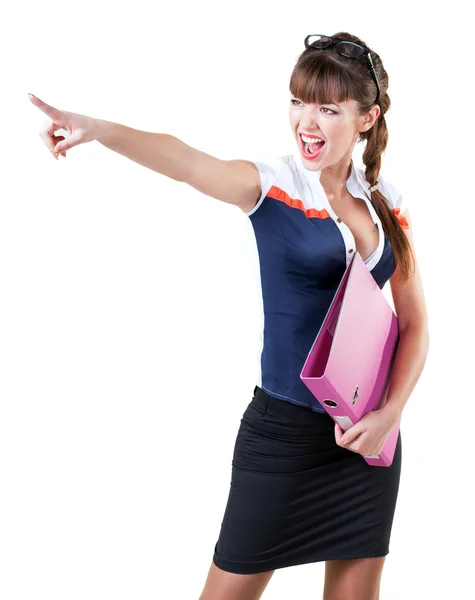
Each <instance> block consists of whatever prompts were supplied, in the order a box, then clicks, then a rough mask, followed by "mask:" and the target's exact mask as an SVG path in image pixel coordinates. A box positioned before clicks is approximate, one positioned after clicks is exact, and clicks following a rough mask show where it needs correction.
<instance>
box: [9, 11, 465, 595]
mask: <svg viewBox="0 0 475 600" xmlns="http://www.w3.org/2000/svg"><path fill="white" fill-rule="evenodd" d="M436 6H437V5H436V4H434V3H429V2H427V3H421V2H419V3H414V2H410V3H409V2H407V3H403V2H398V3H393V4H392V5H390V4H386V3H384V4H383V3H376V4H372V3H368V4H366V5H362V4H361V3H338V5H333V4H332V3H320V2H319V3H317V2H308V1H300V2H299V3H298V4H296V5H291V4H289V3H282V4H279V3H275V2H239V3H235V4H229V3H222V2H199V3H196V2H190V1H186V2H176V3H170V2H166V3H161V2H158V3H157V2H154V3H151V2H150V3H146V2H137V1H136V2H133V3H132V4H126V5H124V6H123V7H122V6H120V5H118V4H117V3H112V2H111V3H104V2H97V1H96V2H83V3H82V4H79V5H78V4H73V3H66V2H50V1H46V2H43V3H33V2H31V3H19V4H17V5H16V6H15V8H9V9H8V11H10V12H7V11H6V9H4V14H3V17H5V18H2V25H1V36H0V40H1V41H0V47H1V48H0V49H1V51H2V80H3V84H4V85H2V89H3V92H2V95H1V115H2V140H1V141H2V144H1V152H2V157H1V163H0V164H1V171H2V176H1V179H0V185H1V189H0V200H1V214H0V269H1V272H0V327H1V330H0V352H1V356H0V401H1V405H0V409H1V410H0V486H1V488H0V597H1V598H2V600H27V599H28V600H31V599H33V598H35V599H40V598H41V599H42V598H47V599H48V600H56V599H61V600H63V599H67V600H76V599H81V600H84V599H86V598H87V599H88V600H95V599H98V600H99V599H100V600H105V599H106V598H111V599H112V598H113V599H114V600H119V599H127V600H129V599H130V600H132V599H134V600H135V599H138V598H140V600H148V599H152V598H153V599H157V598H177V599H190V600H191V599H196V600H197V599H198V598H199V595H200V593H201V591H202V588H203V585H204V582H205V579H206V576H207V572H208V569H209V566H210V564H211V560H212V555H213V549H214V545H215V543H216V540H217V537H218V534H219V529H220V525H221V520H222V516H223V513H224V509H225V505H226V501H227V496H228V491H229V484H230V477H231V458H232V451H233V446H234V441H235V436H236V433H237V429H238V427H239V421H240V418H241V416H242V413H243V412H244V410H245V408H246V406H247V405H248V403H249V402H250V400H251V397H252V391H253V388H254V385H255V382H256V376H257V372H258V363H259V356H260V354H259V353H260V328H261V326H262V314H261V310H262V305H261V296H260V288H259V269H258V255H257V248H256V244H255V239H254V235H253V231H252V227H251V224H250V221H249V219H248V218H247V217H246V216H245V215H244V214H243V213H242V212H241V211H240V209H239V208H237V207H235V206H231V205H227V204H224V203H222V202H219V201H217V200H215V199H213V198H210V197H208V196H205V195H203V194H201V193H199V192H197V191H196V190H194V189H193V188H191V187H190V186H187V185H186V184H183V183H177V182H175V181H174V180H172V179H169V178H167V177H165V176H163V175H160V174H158V173H155V172H153V171H151V170H148V169H146V168H144V167H141V166H140V165H138V164H136V163H134V162H132V161H130V160H127V159H126V158H124V157H123V156H121V155H119V154H117V153H115V152H112V151H110V150H108V149H106V148H105V147H104V146H102V145H101V144H99V143H98V142H92V143H89V144H85V145H81V146H79V147H77V148H74V149H72V150H70V151H68V157H67V158H66V159H64V158H60V159H59V161H56V160H54V158H53V157H52V155H51V154H50V153H49V152H48V150H47V149H46V147H45V146H44V145H43V142H42V141H41V139H40V137H39V135H38V132H39V129H40V127H41V125H42V124H43V122H44V121H45V120H46V116H45V115H44V114H43V113H41V111H39V110H38V109H37V108H36V107H35V106H33V104H31V103H30V101H29V100H28V97H27V93H28V92H32V93H34V94H35V95H37V96H38V97H40V98H41V99H42V100H44V101H45V102H48V103H49V104H52V105H53V106H56V107H58V108H62V109H65V110H70V111H73V112H78V113H82V114H87V115H90V116H93V117H97V118H102V119H107V120H110V121H116V122H119V123H122V124H126V125H129V126H131V127H134V128H137V129H142V130H146V131H154V132H161V133H170V134H172V135H175V136H177V137H179V138H180V139H182V140H183V141H185V142H186V143H188V144H190V145H192V146H193V147H195V148H198V149H200V150H203V151H205V152H208V153H210V154H213V155H215V156H217V157H220V158H222V159H233V158H242V159H248V160H253V159H256V158H259V157H261V156H268V155H269V154H275V155H276V156H281V155H285V154H288V153H291V152H294V151H295V149H296V145H295V142H294V138H293V136H292V132H291V130H290V126H289V122H288V103H289V97H290V95H289V90H288V83H289V77H290V73H291V71H292V68H293V66H294V64H295V62H296V60H297V57H298V55H299V54H300V52H301V51H302V50H303V49H304V46H303V40H304V38H305V36H306V35H308V34H309V33H324V34H325V33H326V34H330V35H331V34H332V33H335V32H337V31H349V32H352V33H354V34H355V35H357V36H359V37H361V38H362V39H363V40H365V41H366V42H367V43H368V44H369V45H370V47H372V48H374V50H375V51H376V52H378V53H379V54H380V56H381V58H382V60H383V63H384V65H385V67H386V69H387V71H388V73H389V77H390V85H389V94H390V97H391V100H392V107H391V109H390V111H389V112H388V113H387V121H388V127H389V135H390V141H389V146H388V148H387V151H386V153H385V154H384V155H383V167H382V172H384V173H385V174H386V178H387V179H388V180H389V181H392V182H393V183H394V184H396V185H397V186H398V187H399V188H400V189H401V190H402V191H403V193H404V195H405V199H406V203H407V205H408V207H409V208H410V211H411V217H412V221H413V231H414V237H415V243H416V254H417V257H418V262H419V268H420V270H421V274H422V278H423V283H424V291H425V295H426V301H427V308H428V312H429V324H430V335H431V346H430V352H429V356H428V359H427V363H426V367H425V369H424V371H423V374H422V376H421V378H420V380H419V383H418V385H417V387H416V389H415V390H414V392H413V394H412V395H411V397H410V399H409V401H408V403H407V405H406V408H405V409H404V412H403V420H402V427H401V432H402V441H403V466H402V473H401V483H400V489H399V498H398V505H397V508H396V514H395V519H394V524H393V533H392V539H391V546H390V554H389V555H388V557H387V558H386V563H385V567H384V571H383V578H382V584H381V600H396V599H397V600H400V599H404V600H412V599H421V598H424V599H426V598H427V599H428V598H431V599H439V598H440V599H444V600H446V599H447V598H470V597H473V596H472V595H471V594H473V588H472V581H473V572H472V559H473V543H472V540H473V535H474V533H475V532H474V523H473V515H472V512H471V511H472V507H473V505H474V495H473V487H471V486H472V483H473V454H474V436H473V422H474V419H475V413H474V407H473V403H474V402H473V401H474V399H475V394H474V386H473V372H474V364H473V362H474V352H473V338H474V333H475V331H474V319H473V310H472V309H473V296H472V295H471V287H472V282H473V280H472V276H473V264H472V256H473V252H474V244H475V240H474V228H473V223H474V217H475V213H474V209H473V202H474V194H473V184H472V180H473V157H474V153H473V143H474V133H475V131H474V126H473V90H472V91H471V90H470V89H469V86H470V80H471V75H470V73H471V72H472V71H471V70H472V68H473V60H472V59H473V54H472V53H473V44H472V43H471V41H470V37H469V36H470V35H471V32H470V31H469V29H468V18H467V17H468V15H467V14H464V10H467V9H466V8H465V9H464V8H463V6H462V3H461V2H452V3H450V5H446V7H445V8H443V9H441V8H439V9H437V8H436ZM429 23H430V25H429ZM362 150H363V147H362V145H359V146H357V148H356V149H355V155H354V158H355V162H356V164H357V165H358V166H361V161H360V157H361V154H362ZM384 292H385V294H387V295H388V296H390V289H389V285H387V286H386V287H385V289H384ZM323 576H324V563H313V564H307V565H299V566H296V567H294V568H284V569H280V570H278V571H276V573H275V574H274V576H273V578H272V580H271V581H270V583H269V585H268V587H267V590H266V591H265V593H264V596H263V597H264V598H266V599H269V600H271V599H276V600H277V599H288V598H298V599H299V600H304V599H308V600H310V599H312V600H315V599H316V600H319V599H320V598H321V596H322V588H323Z"/></svg>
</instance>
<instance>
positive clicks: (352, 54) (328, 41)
mask: <svg viewBox="0 0 475 600" xmlns="http://www.w3.org/2000/svg"><path fill="white" fill-rule="evenodd" d="M331 46H335V50H336V51H337V52H338V54H341V55H342V56H346V57H347V58H353V59H355V60H358V59H359V58H361V57H362V56H364V57H365V59H366V63H367V65H368V68H369V70H370V73H371V77H372V78H373V80H374V83H375V84H376V87H377V88H378V93H377V95H376V100H375V104H377V103H378V100H379V96H380V93H381V91H380V89H379V83H378V78H377V77H376V71H375V70H374V65H373V61H372V60H371V55H370V53H369V52H368V51H367V50H366V49H365V48H363V46H360V45H358V44H354V43H353V42H345V41H342V40H334V39H333V38H331V37H329V36H328V35H317V34H312V35H307V37H306V38H305V48H310V49H312V50H326V49H327V48H330V47H331Z"/></svg>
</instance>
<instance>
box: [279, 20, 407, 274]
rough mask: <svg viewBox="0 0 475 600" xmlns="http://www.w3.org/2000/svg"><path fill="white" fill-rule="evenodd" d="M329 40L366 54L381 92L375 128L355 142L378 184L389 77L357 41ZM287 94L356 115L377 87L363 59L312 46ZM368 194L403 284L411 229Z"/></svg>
mask: <svg viewBox="0 0 475 600" xmlns="http://www.w3.org/2000/svg"><path fill="white" fill-rule="evenodd" d="M331 37H332V38H334V39H338V40H344V41H349V42H353V43H355V44H359V45H360V46H363V48H365V49H366V51H369V52H370V56H371V59H372V61H373V65H374V70H375V71H376V76H377V78H378V83H379V86H380V90H381V93H380V98H379V101H378V104H379V107H380V109H381V112H380V114H379V116H378V118H377V119H376V121H375V122H374V124H373V126H372V127H371V128H370V129H369V130H367V131H363V132H360V133H359V134H358V139H357V142H361V141H363V140H366V142H367V143H366V148H365V150H364V153H363V163H364V164H365V167H366V169H365V178H366V181H367V182H368V183H369V184H370V187H371V186H373V185H375V184H376V182H377V180H378V175H379V171H380V168H381V155H382V153H383V152H384V150H385V148H386V145H387V143H388V128H387V126H386V119H385V118H384V114H385V113H386V112H387V110H388V109H389V107H390V105H391V100H390V99H389V96H388V93H387V89H388V80H389V78H388V74H387V72H386V70H385V68H384V66H383V63H382V61H381V59H380V57H379V56H378V54H376V52H374V51H372V50H370V49H369V48H368V46H367V45H366V44H365V43H364V42H363V41H362V40H361V39H360V38H358V37H356V36H354V35H351V34H350V33H347V32H345V31H340V32H339V33H335V34H334V35H332V36H331ZM289 89H290V93H291V94H293V95H294V96H295V97H296V98H298V99H299V100H302V102H305V103H318V104H328V103H330V102H345V101H347V100H350V99H351V100H355V101H356V103H357V110H358V113H359V114H360V115H364V114H366V113H367V112H369V110H370V109H371V107H372V106H374V104H375V102H374V101H375V99H376V94H377V87H376V84H375V82H374V80H373V78H372V77H371V73H370V70H369V68H368V64H367V63H366V59H365V57H364V56H362V57H361V58H360V59H358V60H354V59H352V58H346V57H345V56H341V55H340V54H338V52H336V50H335V46H332V47H330V48H329V49H325V50H318V51H316V50H315V49H312V48H311V47H309V48H306V49H305V50H304V51H303V52H302V54H301V55H300V56H299V57H298V60H297V63H296V65H295V67H294V69H293V71H292V74H291V77H290V86H289ZM368 193H369V194H370V196H371V203H372V205H373V206H374V209H375V211H376V213H377V214H378V217H379V218H380V219H381V223H382V226H383V229H384V231H385V233H386V235H387V236H388V238H389V241H390V243H391V246H392V249H393V253H394V258H395V261H396V265H397V266H399V269H400V275H401V280H402V281H403V282H406V281H407V280H408V279H409V274H410V273H409V271H410V267H411V264H412V266H414V255H413V253H412V250H411V246H410V244H409V241H408V239H407V237H406V235H405V233H404V231H403V228H409V224H408V222H407V221H406V219H404V217H400V215H399V209H392V207H391V206H390V204H389V203H388V200H387V199H386V198H385V197H384V196H383V194H382V193H381V191H380V190H375V191H374V192H370V191H369V190H368Z"/></svg>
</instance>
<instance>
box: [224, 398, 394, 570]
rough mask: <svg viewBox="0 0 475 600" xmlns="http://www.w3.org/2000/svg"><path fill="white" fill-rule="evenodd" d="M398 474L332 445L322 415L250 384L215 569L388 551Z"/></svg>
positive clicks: (329, 425)
mask: <svg viewBox="0 0 475 600" xmlns="http://www.w3.org/2000/svg"><path fill="white" fill-rule="evenodd" d="M400 471H401V433H400V432H399V437H398V441H397V446H396V451H395V454H394V459H393V462H392V464H391V466H390V467H376V466H370V465H368V463H367V462H366V461H365V460H364V458H363V457H362V456H361V454H358V453H356V452H352V451H351V450H348V449H346V448H342V447H341V446H338V444H337V443H336V441H335V433H334V421H333V419H332V418H331V417H330V416H329V415H328V414H326V413H317V412H313V411H311V410H310V409H308V408H306V407H303V406H298V405H296V404H292V403H290V402H287V401H285V400H280V399H278V398H274V397H273V396H270V395H269V394H267V393H266V392H264V391H263V390H262V389H261V388H260V387H258V386H256V388H255V390H254V397H253V399H252V401H251V402H250V403H249V405H248V407H247V408H246V410H245V412H244V414H243V417H242V419H241V425H240V427H239V430H238V433H237V437H236V443H235V446H234V455H233V460H232V477H231V484H230V486H231V489H230V492H229V497H228V501H227V505H226V510H225V513H224V517H223V520H222V523H221V530H220V534H219V537H218V541H217V543H216V546H215V549H214V555H213V562H214V563H215V564H216V565H217V566H218V567H219V568H220V569H223V570H224V571H230V572H232V573H243V574H249V573H260V572H262V571H269V570H273V569H279V568H282V567H289V566H293V565H299V564H304V563H311V562H317V561H325V560H334V559H341V558H366V557H374V556H385V555H387V554H388V553H389V540H390V535H391V527H392V522H393V517H394V511H395V508H396V500H397V494H398V488H399V478H400Z"/></svg>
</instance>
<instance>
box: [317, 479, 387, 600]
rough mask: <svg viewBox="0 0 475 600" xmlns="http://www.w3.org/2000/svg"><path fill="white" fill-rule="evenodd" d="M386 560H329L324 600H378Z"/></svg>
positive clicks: (378, 558) (381, 557) (375, 558)
mask: <svg viewBox="0 0 475 600" xmlns="http://www.w3.org/2000/svg"><path fill="white" fill-rule="evenodd" d="M381 468H382V467H381ZM385 559H386V557H385V556H375V557H371V558H348V559H338V560H327V561H326V562H325V584H324V589H323V598H324V600H378V599H379V587H380V583H381V575H382V571H383V566H384V561H385Z"/></svg>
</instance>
